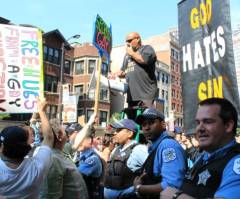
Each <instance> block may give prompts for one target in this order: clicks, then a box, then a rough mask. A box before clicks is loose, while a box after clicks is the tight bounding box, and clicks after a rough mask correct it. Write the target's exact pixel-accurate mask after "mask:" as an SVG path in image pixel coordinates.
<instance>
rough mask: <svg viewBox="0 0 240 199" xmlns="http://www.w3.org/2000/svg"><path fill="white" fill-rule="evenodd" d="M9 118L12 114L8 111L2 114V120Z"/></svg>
mask: <svg viewBox="0 0 240 199" xmlns="http://www.w3.org/2000/svg"><path fill="white" fill-rule="evenodd" d="M7 118H10V115H9V114H8V113H3V114H0V120H2V119H7Z"/></svg>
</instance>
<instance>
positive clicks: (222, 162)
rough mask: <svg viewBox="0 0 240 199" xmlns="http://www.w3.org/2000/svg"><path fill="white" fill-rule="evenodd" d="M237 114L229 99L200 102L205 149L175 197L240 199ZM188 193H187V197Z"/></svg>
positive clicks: (200, 132)
mask: <svg viewBox="0 0 240 199" xmlns="http://www.w3.org/2000/svg"><path fill="white" fill-rule="evenodd" d="M237 120H238V116H237V111H236V109H235V108H234V106H233V105H232V103H231V102H229V101H228V100H226V99H221V98H209V99H206V100H204V101H201V102H200V103H199V108H198V111H197V114H196V125H197V126H196V135H197V138H198V141H199V147H200V148H201V149H203V150H204V152H203V154H202V156H201V157H200V158H199V159H198V160H197V161H196V163H195V164H194V165H193V167H192V169H191V170H190V171H189V172H188V173H187V175H186V177H185V179H184V183H183V186H182V187H181V190H180V191H177V192H176V191H174V192H171V189H169V190H168V194H169V195H171V196H173V195H175V196H176V197H175V198H186V197H187V195H186V194H188V195H190V196H192V197H197V198H213V197H214V198H215V197H219V198H225V199H230V198H231V199H239V198H240V192H239V187H240V145H239V144H237V142H236V140H235V138H234V137H235V134H236V128H237ZM185 193H186V194H185Z"/></svg>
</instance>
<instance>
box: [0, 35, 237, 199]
mask: <svg viewBox="0 0 240 199" xmlns="http://www.w3.org/2000/svg"><path fill="white" fill-rule="evenodd" d="M126 42H127V44H128V45H127V47H126V52H127V56H128V58H126V59H127V61H126V60H124V64H123V67H122V69H121V71H119V72H117V73H116V74H112V75H111V76H112V77H113V76H127V81H128V83H129V88H130V90H129V92H128V104H129V107H132V106H136V105H137V106H138V105H139V104H140V103H141V102H142V104H143V105H144V107H145V108H144V110H143V111H142V112H141V113H139V114H137V115H133V114H128V116H129V117H128V118H123V119H121V120H117V121H114V122H112V123H111V124H110V126H111V129H112V131H111V132H108V133H106V134H105V135H104V136H103V137H97V136H96V129H95V128H94V123H95V121H96V118H97V114H96V113H95V112H94V113H93V115H92V116H91V117H90V119H89V121H88V122H87V123H86V124H85V125H84V126H83V127H82V126H81V125H80V124H78V123H73V124H70V125H68V126H63V125H62V124H61V123H60V121H59V119H56V118H54V119H51V120H48V118H47V117H46V114H45V109H46V106H47V102H46V101H45V100H43V99H41V100H40V99H37V106H38V113H37V114H36V113H34V114H33V116H32V118H31V120H30V125H21V126H8V127H5V128H4V129H3V130H2V131H1V133H0V198H1V199H2V198H4V199H6V198H7V199H8V198H9V199H18V198H21V199H35V198H41V199H51V198H52V199H58V198H59V199H60V198H62V199H63V198H66V199H71V198H73V199H74V198H76V199H77V198H78V199H87V198H89V199H136V198H142V199H155V198H156V199H158V198H161V199H181V198H185V199H188V198H189V199H193V198H219V197H220V198H226V199H230V198H231V199H239V198H240V194H239V193H240V192H239V191H238V189H239V187H240V144H238V142H239V135H237V132H236V129H237V121H238V115H237V111H236V109H235V108H234V106H233V105H232V103H231V102H229V101H228V100H227V99H222V98H209V99H206V100H203V101H201V102H200V103H199V107H198V110H197V113H196V117H195V121H196V130H195V133H194V134H192V135H188V134H187V133H185V132H182V133H179V132H178V133H175V136H170V134H169V132H168V130H167V128H166V123H165V117H164V115H163V114H162V113H161V112H160V111H159V110H157V109H156V108H154V107H153V105H154V97H155V95H156V92H157V88H156V87H155V79H154V77H153V76H152V70H153V68H152V67H153V62H154V60H155V59H156V55H155V53H154V51H153V49H152V48H151V47H150V46H142V45H141V38H140V35H139V34H138V33H135V32H133V33H130V34H128V35H127V37H126ZM125 62H127V64H126V63H125ZM129 64H130V65H129ZM126 69H127V71H126ZM154 70H155V68H154ZM144 79H146V81H145V82H144V83H142V84H140V83H139V82H138V81H140V82H142V81H143V80H144ZM132 80H133V82H134V83H133V82H132ZM136 88H138V89H139V92H138V89H136ZM135 89H136V90H135ZM144 89H146V92H149V94H147V95H145V94H143V93H142V92H140V90H141V91H144ZM135 91H136V92H135ZM144 93H145V91H144ZM141 108H142V106H141Z"/></svg>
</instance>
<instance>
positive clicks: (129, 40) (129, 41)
mask: <svg viewBox="0 0 240 199" xmlns="http://www.w3.org/2000/svg"><path fill="white" fill-rule="evenodd" d="M134 39H137V38H136V37H134V38H132V39H128V40H126V42H127V43H131V42H132V40H134Z"/></svg>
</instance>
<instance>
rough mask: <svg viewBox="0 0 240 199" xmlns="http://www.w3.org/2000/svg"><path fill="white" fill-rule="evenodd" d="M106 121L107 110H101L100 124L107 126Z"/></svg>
mask: <svg viewBox="0 0 240 199" xmlns="http://www.w3.org/2000/svg"><path fill="white" fill-rule="evenodd" d="M106 123H107V111H100V114H99V124H100V125H101V126H106Z"/></svg>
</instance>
